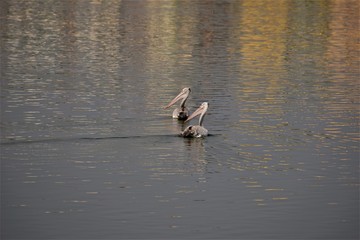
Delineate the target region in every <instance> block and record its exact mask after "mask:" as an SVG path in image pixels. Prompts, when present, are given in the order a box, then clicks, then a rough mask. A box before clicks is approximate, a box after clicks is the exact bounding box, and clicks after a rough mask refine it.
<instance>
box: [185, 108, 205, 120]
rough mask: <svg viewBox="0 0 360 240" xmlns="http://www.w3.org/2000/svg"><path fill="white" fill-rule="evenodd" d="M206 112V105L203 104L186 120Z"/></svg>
mask: <svg viewBox="0 0 360 240" xmlns="http://www.w3.org/2000/svg"><path fill="white" fill-rule="evenodd" d="M203 112H204V106H203V105H201V106H200V107H199V108H198V109H196V110H195V112H193V113H192V114H191V115H190V116H189V117H188V118H187V119H186V121H185V122H188V121H190V120H191V119H193V118H194V117H196V116H197V115H200V114H202V113H203Z"/></svg>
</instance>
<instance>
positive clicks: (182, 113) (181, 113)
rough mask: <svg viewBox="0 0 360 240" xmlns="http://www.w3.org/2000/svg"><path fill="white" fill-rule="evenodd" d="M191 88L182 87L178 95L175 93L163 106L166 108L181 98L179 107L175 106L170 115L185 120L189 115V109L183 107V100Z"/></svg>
mask: <svg viewBox="0 0 360 240" xmlns="http://www.w3.org/2000/svg"><path fill="white" fill-rule="evenodd" d="M190 92H191V89H190V88H184V89H183V90H182V91H181V92H180V93H179V95H177V96H176V97H175V98H174V99H173V100H171V102H170V103H169V104H168V105H167V106H166V107H165V108H164V109H167V108H169V107H171V106H172V105H174V104H175V103H176V102H177V101H179V100H180V99H182V101H181V103H180V108H175V110H174V112H173V114H172V117H173V118H177V119H179V120H186V119H187V118H188V116H189V110H188V109H187V108H186V107H185V102H186V100H187V99H188V97H189V95H190Z"/></svg>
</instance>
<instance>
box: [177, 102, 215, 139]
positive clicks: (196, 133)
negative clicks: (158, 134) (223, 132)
mask: <svg viewBox="0 0 360 240" xmlns="http://www.w3.org/2000/svg"><path fill="white" fill-rule="evenodd" d="M208 107H209V104H208V103H207V102H203V103H202V104H201V105H200V107H199V108H198V109H196V111H195V112H193V113H192V114H191V115H190V116H189V117H188V119H187V120H186V121H185V122H188V121H190V120H191V119H193V118H194V117H196V116H197V115H200V118H199V125H195V126H193V125H190V126H188V127H187V128H185V130H184V131H182V132H181V133H180V136H182V137H187V138H191V137H195V138H199V137H205V136H207V135H208V130H207V129H206V128H204V127H203V125H202V123H203V121H204V116H205V114H206V111H207V109H208Z"/></svg>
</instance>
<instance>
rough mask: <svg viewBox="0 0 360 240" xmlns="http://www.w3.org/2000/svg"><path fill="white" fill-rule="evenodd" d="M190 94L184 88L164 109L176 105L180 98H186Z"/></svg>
mask: <svg viewBox="0 0 360 240" xmlns="http://www.w3.org/2000/svg"><path fill="white" fill-rule="evenodd" d="M189 91H190V88H189ZM188 94H189V93H188V92H187V91H185V89H183V90H182V91H181V92H180V93H179V95H177V96H176V97H175V98H174V99H173V100H171V102H170V103H169V104H168V105H167V106H166V107H164V109H167V108H169V107H171V106H172V105H174V104H175V103H176V102H177V101H179V100H180V99H183V98H186V97H187V96H188Z"/></svg>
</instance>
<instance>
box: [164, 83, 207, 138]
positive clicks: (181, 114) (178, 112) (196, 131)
mask: <svg viewBox="0 0 360 240" xmlns="http://www.w3.org/2000/svg"><path fill="white" fill-rule="evenodd" d="M190 92H191V89H190V88H184V89H183V90H182V91H181V92H180V93H179V94H178V95H177V96H176V97H175V98H174V99H173V100H172V101H171V102H170V103H169V104H168V105H167V106H166V107H165V109H167V108H169V107H171V106H172V105H174V104H175V103H176V102H178V101H179V100H180V99H181V100H182V101H181V103H180V108H176V109H175V110H174V111H173V115H172V117H173V118H176V119H179V120H185V122H188V121H190V120H191V119H193V118H195V117H196V116H198V115H200V118H199V125H195V126H193V125H190V126H188V127H187V128H185V130H184V131H182V132H181V133H180V136H182V137H185V138H192V137H194V138H198V137H205V136H207V135H208V130H207V129H206V128H204V127H203V121H204V117H205V114H206V112H207V110H208V107H209V104H208V103H207V102H203V103H202V104H201V105H200V107H199V108H198V109H196V110H195V112H193V113H192V114H191V115H190V116H189V110H188V109H187V108H186V107H185V102H186V100H187V99H188V97H189V95H190Z"/></svg>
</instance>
